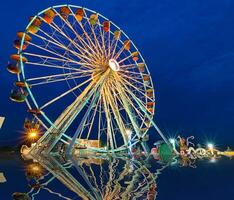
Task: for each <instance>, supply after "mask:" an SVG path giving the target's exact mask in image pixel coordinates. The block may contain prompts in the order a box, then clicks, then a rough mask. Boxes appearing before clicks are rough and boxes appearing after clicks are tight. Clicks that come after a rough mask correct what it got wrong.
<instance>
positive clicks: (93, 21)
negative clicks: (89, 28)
mask: <svg viewBox="0 0 234 200" xmlns="http://www.w3.org/2000/svg"><path fill="white" fill-rule="evenodd" d="M97 21H98V15H97V14H92V15H90V18H89V22H90V24H91V25H95V24H96V23H97Z"/></svg>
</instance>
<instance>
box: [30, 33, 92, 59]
mask: <svg viewBox="0 0 234 200" xmlns="http://www.w3.org/2000/svg"><path fill="white" fill-rule="evenodd" d="M38 37H40V38H41V39H42V40H43V41H44V40H45V41H46V42H47V44H46V46H48V44H49V43H51V44H54V45H55V46H56V47H59V48H60V49H63V50H64V51H65V53H67V52H69V53H71V54H72V55H74V56H75V57H77V58H79V59H80V60H82V61H83V62H85V63H86V62H88V61H89V60H90V58H88V57H87V56H84V55H82V54H79V53H77V52H75V51H73V50H71V48H68V47H66V46H65V45H64V44H62V43H60V42H58V41H57V40H56V41H57V42H54V41H51V40H48V39H46V38H44V37H42V36H39V35H38ZM46 42H45V43H46ZM29 44H30V45H32V46H34V47H36V48H38V49H41V50H44V51H46V52H49V53H52V54H54V55H57V56H60V54H59V53H58V52H55V51H51V50H48V49H46V48H45V47H42V46H40V45H37V44H34V43H32V42H29ZM60 57H61V56H60ZM62 57H64V56H62ZM69 58H70V57H69Z"/></svg>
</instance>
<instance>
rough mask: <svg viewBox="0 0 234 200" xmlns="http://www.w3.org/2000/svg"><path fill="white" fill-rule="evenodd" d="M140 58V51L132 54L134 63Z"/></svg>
mask: <svg viewBox="0 0 234 200" xmlns="http://www.w3.org/2000/svg"><path fill="white" fill-rule="evenodd" d="M138 56H139V52H138V51H135V52H133V53H132V59H133V61H137V60H138V59H139V58H138Z"/></svg>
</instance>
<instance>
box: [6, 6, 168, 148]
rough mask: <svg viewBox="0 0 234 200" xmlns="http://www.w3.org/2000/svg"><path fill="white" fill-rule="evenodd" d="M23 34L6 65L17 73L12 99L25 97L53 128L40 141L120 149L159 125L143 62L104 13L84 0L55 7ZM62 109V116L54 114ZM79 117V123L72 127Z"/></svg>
mask: <svg viewBox="0 0 234 200" xmlns="http://www.w3.org/2000/svg"><path fill="white" fill-rule="evenodd" d="M17 36H18V38H19V40H16V41H15V43H14V45H15V47H16V48H18V49H19V50H18V54H14V55H12V56H11V58H12V60H13V61H15V64H14V63H12V64H10V65H8V70H9V71H11V72H13V73H17V74H18V82H16V89H15V90H13V91H12V93H11V99H12V100H14V101H24V100H25V101H26V103H27V105H28V107H29V111H30V112H31V113H32V114H33V115H34V117H35V118H36V119H37V120H39V121H40V123H41V124H42V125H43V126H44V127H45V128H46V129H47V131H46V132H45V134H44V135H43V136H42V137H41V138H40V140H39V141H38V143H37V144H42V143H43V144H45V145H46V146H47V147H50V148H49V150H52V148H53V147H54V146H55V145H56V143H57V142H58V141H62V142H64V143H67V144H70V148H69V149H70V150H71V149H72V148H73V147H74V145H76V147H77V146H78V145H77V144H79V146H82V148H90V149H93V150H99V151H106V150H114V151H119V150H124V149H126V148H127V147H129V145H133V144H136V143H137V142H139V141H142V140H145V139H147V134H146V133H147V131H148V129H149V128H150V126H151V125H152V124H153V125H154V126H155V127H156V125H155V124H154V122H153V121H152V118H153V114H154V111H155V96H154V89H153V84H152V80H151V77H150V73H149V70H148V68H147V66H146V64H145V61H144V59H143V58H142V56H141V54H140V52H139V51H138V49H137V48H136V46H135V45H134V44H133V42H132V41H131V40H130V39H129V38H128V36H127V35H126V34H125V33H124V32H123V31H122V30H121V29H120V28H119V27H118V26H116V25H115V24H114V23H112V22H111V21H109V20H108V19H107V18H105V17H104V16H102V15H100V14H98V13H96V12H94V11H92V10H89V9H86V8H81V7H78V6H73V5H61V6H54V7H51V8H48V9H46V10H43V11H42V12H40V13H39V14H38V15H36V16H35V17H32V18H31V20H30V23H29V24H28V26H27V28H26V31H25V32H18V33H17ZM63 84H64V85H63ZM69 102H70V103H69ZM66 104H68V105H66ZM60 108H62V110H61V112H60V113H59V114H57V116H56V114H51V113H55V111H57V110H59V109H60ZM50 115H51V116H50ZM77 119H79V121H77V122H76V120H77ZM75 122H76V123H75ZM74 124H75V125H77V124H78V127H76V130H75V131H70V130H69V128H70V127H72V126H74ZM48 127H49V128H48ZM156 128H157V127H156ZM130 130H131V131H130ZM157 130H158V132H159V133H160V134H161V132H160V130H159V129H157ZM161 136H162V137H163V135H161ZM163 138H164V137H163ZM165 140H166V139H165ZM100 141H102V142H100ZM80 148H81V147H80Z"/></svg>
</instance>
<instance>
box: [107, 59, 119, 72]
mask: <svg viewBox="0 0 234 200" xmlns="http://www.w3.org/2000/svg"><path fill="white" fill-rule="evenodd" d="M109 67H110V68H111V69H112V70H113V71H116V72H117V71H119V69H120V66H119V63H118V62H117V61H116V60H115V59H110V60H109Z"/></svg>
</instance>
